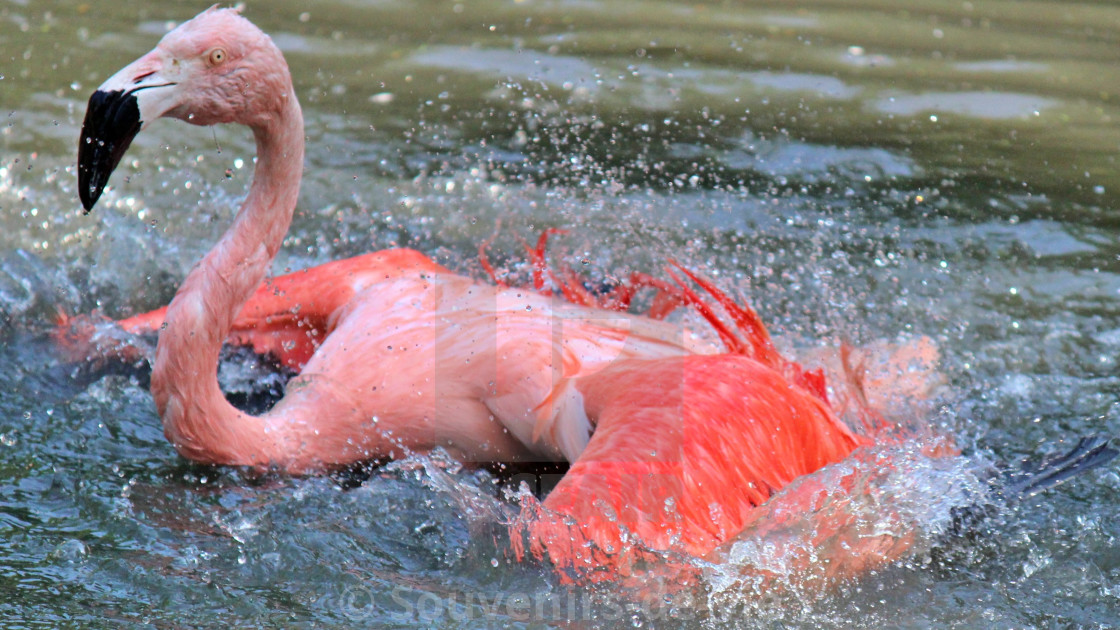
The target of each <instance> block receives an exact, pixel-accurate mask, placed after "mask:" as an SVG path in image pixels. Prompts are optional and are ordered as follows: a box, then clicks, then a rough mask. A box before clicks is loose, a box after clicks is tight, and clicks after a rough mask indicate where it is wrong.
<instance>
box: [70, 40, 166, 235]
mask: <svg viewBox="0 0 1120 630" xmlns="http://www.w3.org/2000/svg"><path fill="white" fill-rule="evenodd" d="M162 65H163V64H162V63H161V58H160V56H159V55H157V53H156V51H152V52H151V53H149V54H147V55H145V56H143V57H141V58H140V59H137V60H136V61H134V62H133V63H131V64H129V65H128V66H127V67H126V68H124V69H123V70H121V71H120V72H118V73H117V74H115V75H113V76H112V77H111V78H110V79H109V80H108V81H106V82H105V83H103V84H102V85H101V87H99V88H98V89H97V91H96V92H94V93H93V95H92V96H90V97H89V105H88V107H87V108H86V117H85V121H83V122H82V135H81V139H80V140H79V141H78V196H79V197H80V198H81V200H82V207H83V208H85V211H86V213H89V211H90V210H92V209H93V205H94V204H95V203H97V200H98V199H99V198H100V197H101V193H102V192H103V191H104V190H105V185H106V184H107V183H108V181H109V176H110V175H111V174H112V173H113V169H115V168H117V164H119V163H120V161H121V158H122V157H124V153H125V151H127V150H128V147H129V145H130V144H132V139H133V138H135V137H136V134H138V133H140V130H141V129H143V128H144V127H146V126H147V124H148V123H149V122H151V121H152V120H155V119H156V118H159V117H160V116H162V115H163V114H165V113H166V112H167V111H169V110H170V109H172V108H173V107H174V103H173V102H172V101H173V99H174V96H175V92H176V90H174V89H173V88H174V86H175V85H177V84H176V83H175V82H174V81H170V80H168V78H167V77H165V76H163V74H162V73H161V72H160V69H161V66H162Z"/></svg>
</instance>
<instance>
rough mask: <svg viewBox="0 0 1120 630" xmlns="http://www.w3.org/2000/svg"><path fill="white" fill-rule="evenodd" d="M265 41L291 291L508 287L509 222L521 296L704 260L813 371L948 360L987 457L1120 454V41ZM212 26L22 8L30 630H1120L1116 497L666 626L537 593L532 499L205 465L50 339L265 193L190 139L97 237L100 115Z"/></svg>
mask: <svg viewBox="0 0 1120 630" xmlns="http://www.w3.org/2000/svg"><path fill="white" fill-rule="evenodd" d="M245 5H246V6H245V9H244V13H245V15H246V16H247V17H249V18H250V19H251V20H253V21H254V22H255V23H257V24H258V25H259V26H261V27H262V28H263V29H264V30H265V31H267V32H269V33H271V34H272V36H273V38H274V39H275V41H276V42H277V43H278V44H279V45H280V47H281V48H282V49H283V51H284V53H285V55H286V56H287V58H288V60H289V63H290V65H291V68H292V71H293V73H294V75H295V83H296V89H297V92H298V94H299V97H300V99H301V102H302V103H303V107H304V113H305V117H306V122H307V136H308V156H307V176H306V180H305V184H304V187H303V192H302V196H301V200H300V209H299V211H298V215H297V218H296V222H295V225H294V227H293V231H292V232H291V235H290V236H289V238H288V241H287V242H286V244H285V248H284V249H283V251H282V253H281V256H280V258H279V259H278V261H277V263H276V267H275V269H276V270H277V271H278V272H280V271H283V270H284V269H288V268H290V269H296V268H302V267H305V266H307V265H310V264H314V263H318V262H323V261H326V260H330V259H334V258H338V257H342V256H347V255H353V254H357V253H361V252H365V251H369V250H371V249H374V248H379V247H387V246H390V245H395V244H401V245H409V246H412V247H416V248H419V249H421V250H422V251H424V252H426V253H429V254H431V255H432V256H434V257H435V258H436V259H437V260H439V261H441V262H443V263H445V264H447V265H449V266H451V267H453V268H455V269H457V270H460V271H462V272H464V273H469V274H476V275H479V277H481V269H480V268H479V266H478V264H477V262H476V261H475V254H476V251H477V245H478V243H479V242H480V241H481V240H483V239H485V238H487V237H489V236H491V235H492V234H493V233H494V232H495V226H496V223H497V222H498V219H499V218H500V219H501V223H502V229H501V232H500V233H499V236H498V238H497V240H496V242H495V250H496V254H495V255H496V257H497V259H499V260H504V259H505V256H509V255H516V254H517V251H518V248H519V241H518V238H519V237H524V238H533V237H534V236H535V235H536V234H537V233H539V231H540V230H541V229H543V228H545V227H550V226H558V227H564V228H568V229H569V230H570V233H569V234H568V235H567V236H565V237H564V238H563V239H561V240H560V241H559V242H558V247H559V250H558V252H559V253H558V255H559V256H560V257H561V259H563V260H567V261H569V262H570V264H573V265H577V264H578V262H577V261H582V260H584V259H586V260H588V267H590V268H591V269H593V270H598V271H593V273H599V274H604V273H608V272H611V271H618V270H629V269H641V270H646V271H656V270H657V269H658V267H659V264H660V261H662V260H664V259H665V258H666V257H669V256H672V257H675V258H677V259H680V260H683V261H685V262H687V263H688V264H690V265H692V266H694V267H696V268H698V269H702V270H704V271H705V272H706V273H708V274H709V275H712V276H714V277H716V278H717V280H718V282H719V284H720V285H721V286H722V287H724V288H725V289H728V290H734V291H738V292H739V293H740V294H742V295H744V296H746V297H748V298H749V299H750V300H751V301H752V303H753V304H754V305H755V306H756V307H757V308H758V309H759V310H760V312H761V313H762V314H763V316H764V318H765V319H766V320H767V321H768V322H771V323H772V326H773V328H774V329H775V331H776V332H778V333H780V334H782V335H783V336H784V337H785V338H787V339H791V340H796V341H799V342H806V343H807V342H808V340H812V339H821V338H825V339H843V340H850V341H853V342H866V341H870V340H874V339H879V338H893V337H896V336H898V335H904V334H923V335H929V336H931V337H933V338H935V339H936V340H937V341H938V342H939V343H940V345H941V347H942V349H943V352H944V354H945V357H944V364H943V369H944V370H945V372H946V374H947V376H948V378H949V381H950V383H951V389H952V395H951V396H949V397H947V399H946V401H945V404H944V405H943V408H942V409H941V411H940V412H939V413H938V415H937V419H936V421H937V422H938V423H940V424H943V425H945V426H947V427H949V428H950V429H951V430H952V431H953V432H954V433H955V434H956V435H958V436H959V437H960V442H961V443H962V445H964V446H965V447H966V449H967V450H968V451H969V452H970V453H976V454H978V456H979V457H981V458H989V459H1005V460H1012V459H1015V458H1018V457H1023V456H1027V455H1030V454H1035V453H1040V452H1051V451H1055V450H1059V449H1061V448H1062V447H1063V446H1068V440H1070V439H1071V437H1073V436H1079V435H1085V434H1090V433H1105V434H1112V435H1116V434H1120V407H1118V405H1117V395H1118V392H1120V367H1118V366H1117V358H1116V357H1117V350H1118V349H1120V317H1118V316H1120V308H1118V306H1120V275H1118V272H1120V262H1118V261H1120V238H1118V234H1117V226H1118V223H1120V213H1118V211H1117V207H1120V204H1118V199H1120V170H1118V166H1117V161H1116V156H1117V155H1118V154H1120V124H1118V121H1120V109H1118V105H1117V103H1118V99H1120V64H1118V63H1117V62H1118V61H1120V7H1117V6H1114V5H1112V4H1110V3H1106V2H1099V3H1071V2H1057V1H1051V2H980V1H975V2H943V1H935V0H929V1H924V2H920V1H913V2H906V3H898V2H880V1H866V2H859V1H846V2H838V1H833V2H828V1H808V2H801V3H797V5H796V6H794V5H792V4H791V3H785V2H770V3H766V2H753V3H723V4H720V3H712V4H702V3H687V2H674V3H669V2H621V1H620V2H594V1H581V2H534V1H532V0H525V1H512V2H492V1H488V0H485V1H482V2H473V1H472V2H466V1H464V2H461V3H455V2H404V1H400V2H394V1H391V0H390V1H376V2H375V1H361V0H348V1H347V0H327V1H323V2H317V3H306V2H289V1H287V0H284V1H274V2H263V1H256V2H246V3H245ZM206 6H208V4H207V3H186V2H171V1H169V0H155V1H149V2H114V3H93V2H66V1H54V0H26V1H12V0H0V75H2V77H0V315H2V319H3V322H4V329H3V331H2V336H0V342H2V344H3V345H2V347H0V357H2V358H3V359H4V362H5V364H6V366H7V369H5V370H3V371H2V372H0V625H3V626H5V627H13V628H14V627H52V628H53V627H67V626H74V625H78V626H102V627H109V626H112V627H116V626H118V625H127V626H146V625H152V626H156V627H168V626H187V627H196V626H199V627H213V626H226V627H251V626H256V627H275V626H294V627H342V628H349V627H356V626H357V627H361V626H368V627H383V626H397V627H428V626H433V625H434V626H441V627H449V628H457V627H462V626H464V625H467V626H471V627H495V626H497V627H549V626H551V625H565V622H564V620H565V619H566V618H567V619H570V620H571V623H570V624H569V625H570V626H574V627H614V626H619V625H631V624H639V623H640V624H642V625H644V626H645V627H658V628H661V627H673V626H682V627H726V626H744V627H762V628H770V627H806V628H811V627H825V628H831V627H848V626H856V625H859V626H866V627H904V628H925V627H938V628H941V627H959V628H980V627H989V628H1008V627H1057V628H1064V627H1115V626H1116V625H1118V624H1120V543H1118V542H1117V541H1118V539H1120V476H1118V475H1117V468H1116V466H1115V465H1112V466H1111V467H1108V468H1106V469H1105V470H1102V471H1096V472H1094V473H1091V474H1089V475H1086V476H1085V477H1083V478H1081V479H1079V480H1077V481H1075V482H1073V483H1070V484H1067V485H1065V486H1063V487H1061V488H1060V489H1058V490H1057V491H1055V492H1052V493H1050V494H1048V495H1046V496H1044V497H1041V498H1039V499H1037V500H1035V501H1033V502H1031V503H1030V504H1028V505H1026V506H1023V507H1022V508H1020V509H1018V510H1015V511H1014V513H1012V514H1009V515H1007V517H1006V518H1003V519H998V520H997V521H996V522H993V523H990V524H989V525H988V526H986V531H985V532H984V535H983V536H982V537H980V538H979V539H977V540H974V541H969V542H963V543H958V544H957V545H955V546H953V548H952V550H951V553H948V554H947V555H946V556H944V557H938V558H935V559H933V560H932V561H927V560H929V558H915V559H914V560H913V561H911V562H907V563H904V564H903V565H900V566H896V567H892V568H890V569H888V570H886V571H884V572H881V573H879V574H877V575H874V576H869V577H868V578H867V579H865V580H864V581H862V582H860V583H858V584H854V585H851V586H850V587H848V588H845V589H842V590H841V591H839V592H836V593H830V594H827V595H825V596H821V597H819V598H817V599H813V600H811V601H808V600H807V601H805V602H804V603H803V604H802V605H790V604H789V603H788V602H787V603H785V604H783V605H774V604H773V603H767V602H760V601H758V600H757V599H752V598H749V597H747V596H746V595H743V596H742V598H740V599H735V597H734V596H731V597H730V600H729V599H728V597H723V598H720V599H718V603H715V602H717V600H716V599H712V600H709V599H707V598H706V595H707V594H708V593H707V592H705V591H703V590H699V591H697V592H689V593H687V594H686V595H687V597H685V598H684V599H676V600H674V601H673V602H671V603H665V605H664V606H653V605H652V604H650V602H649V600H648V599H645V600H643V599H641V598H635V597H634V594H633V592H632V591H630V590H628V589H627V587H625V586H621V585H606V586H602V587H597V588H594V589H574V590H573V589H569V588H568V587H566V586H564V585H562V584H560V582H559V580H558V579H557V577H556V576H555V575H554V573H553V572H552V571H551V569H550V568H549V567H548V566H546V565H542V564H540V563H532V562H530V563H517V562H516V561H514V560H513V559H512V558H511V557H510V554H509V551H508V536H507V535H506V534H505V530H504V527H502V526H501V524H500V521H501V518H502V517H500V516H495V515H494V513H501V512H503V511H508V510H513V509H515V506H514V505H513V503H512V502H511V501H510V500H509V499H505V498H503V497H502V493H501V491H500V490H499V489H498V488H497V487H496V484H495V483H494V480H493V479H492V478H491V477H489V476H488V475H487V474H486V473H481V472H475V471H470V470H459V469H457V468H456V467H455V466H454V465H453V464H451V463H447V462H443V461H441V460H439V459H438V458H437V459H436V460H430V459H426V458H421V457H418V458H413V459H410V460H406V461H405V462H403V463H401V464H399V465H394V466H390V467H389V468H387V469H384V470H381V471H378V473H377V474H375V475H374V476H373V477H372V478H370V479H369V480H367V481H365V482H364V483H361V484H360V485H359V486H358V487H356V488H350V489H344V488H348V487H349V484H346V483H342V482H340V480H338V479H331V478H308V479H290V478H283V477H278V478H263V479H262V478H254V477H250V476H248V475H246V474H245V473H243V472H241V471H237V470H231V469H214V468H203V467H196V466H193V465H190V464H189V463H187V462H185V461H184V460H181V459H180V458H178V456H177V455H176V454H175V453H174V451H173V450H172V449H171V447H170V446H169V445H168V444H167V443H166V442H165V440H164V439H163V436H162V431H161V429H160V426H159V420H158V418H157V417H156V415H155V412H154V409H153V406H152V404H151V399H150V397H149V395H148V393H147V391H146V390H145V388H144V387H143V375H142V374H139V375H137V374H125V375H120V374H105V373H101V372H97V371H95V370H91V369H90V368H89V367H88V366H80V365H73V364H69V363H67V362H65V361H64V360H63V359H62V358H60V357H59V356H58V354H57V353H56V352H55V350H54V346H53V343H52V342H51V340H50V338H49V337H48V333H49V331H50V329H51V326H52V323H53V321H54V317H55V314H56V313H57V312H58V311H59V310H60V309H61V310H65V311H67V312H84V311H88V310H90V309H93V308H100V309H102V310H103V311H104V312H106V313H108V314H110V315H113V316H122V315H127V314H131V313H135V312H140V311H143V310H147V309H150V308H155V307H157V306H160V305H162V304H164V303H165V302H166V301H167V300H168V299H169V298H170V296H171V295H172V294H173V292H174V288H175V286H176V285H177V282H178V281H179V280H181V279H182V277H183V275H184V274H185V273H186V270H187V269H189V268H190V265H191V264H193V262H194V261H195V260H196V259H197V257H198V256H200V255H201V254H202V253H203V252H204V251H206V249H207V248H208V246H209V244H210V243H212V242H213V240H214V239H216V237H217V235H218V234H220V232H221V230H222V229H223V228H224V226H225V224H226V222H227V221H228V219H229V218H230V217H231V215H232V209H233V208H234V207H235V205H236V202H237V200H238V199H239V198H240V196H241V195H243V194H244V191H245V187H246V185H247V182H248V178H249V176H250V173H251V159H252V145H251V138H250V137H249V135H248V134H247V133H246V132H245V131H244V130H240V129H216V130H209V129H197V128H193V127H188V126H186V125H182V124H178V123H175V122H171V121H166V122H161V123H159V124H155V125H152V127H151V128H150V129H148V130H147V131H145V133H144V134H142V135H141V136H140V137H139V138H138V139H137V142H136V143H135V145H134V147H133V149H132V150H131V151H130V153H129V154H128V156H127V157H126V158H125V161H124V162H123V163H122V165H121V168H120V169H119V170H118V172H117V173H116V174H115V176H114V179H113V188H112V190H110V191H109V192H108V193H107V194H106V196H105V198H104V199H103V201H102V203H101V204H100V205H99V206H98V208H97V210H96V211H95V212H94V213H93V214H91V215H89V216H84V215H82V214H81V212H80V211H79V204H78V201H77V194H76V181H75V180H76V177H75V174H74V167H73V164H74V161H75V149H76V145H77V136H78V127H79V125H80V122H81V118H82V115H83V113H84V107H85V100H86V98H88V95H89V93H90V92H91V91H92V90H93V89H94V88H96V86H97V85H99V84H100V83H101V81H102V80H104V79H105V78H106V77H108V76H109V75H111V74H112V73H113V72H115V71H116V70H117V69H118V68H120V67H121V66H123V65H124V64H126V63H127V62H129V61H131V60H132V59H134V58H136V57H137V56H139V55H141V54H143V53H144V52H146V51H147V50H148V49H150V48H151V47H152V46H153V45H154V44H155V42H156V41H157V40H158V38H159V37H160V36H161V35H162V33H164V32H166V30H167V29H168V28H169V27H170V26H171V25H173V24H174V23H175V22H176V21H178V20H183V19H186V18H189V17H190V16H192V15H193V14H195V13H197V12H198V11H200V10H202V9H204V8H205V7H206ZM1063 440H1065V441H1066V442H1065V443H1063ZM464 497H467V498H464ZM470 497H474V498H473V499H470ZM465 502H466V503H465ZM472 506H473V507H472Z"/></svg>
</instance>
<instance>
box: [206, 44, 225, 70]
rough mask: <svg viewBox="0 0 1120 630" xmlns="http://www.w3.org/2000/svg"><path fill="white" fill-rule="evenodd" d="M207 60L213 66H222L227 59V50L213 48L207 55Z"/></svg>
mask: <svg viewBox="0 0 1120 630" xmlns="http://www.w3.org/2000/svg"><path fill="white" fill-rule="evenodd" d="M207 61H209V62H210V65H211V66H220V65H222V64H223V63H225V61H226V51H225V49H224V48H215V49H214V50H211V51H210V53H209V55H208V56H207Z"/></svg>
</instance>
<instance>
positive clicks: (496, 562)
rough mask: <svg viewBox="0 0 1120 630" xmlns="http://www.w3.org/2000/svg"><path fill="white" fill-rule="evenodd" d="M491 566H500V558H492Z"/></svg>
mask: <svg viewBox="0 0 1120 630" xmlns="http://www.w3.org/2000/svg"><path fill="white" fill-rule="evenodd" d="M490 566H492V567H497V566H498V559H497V558H490Z"/></svg>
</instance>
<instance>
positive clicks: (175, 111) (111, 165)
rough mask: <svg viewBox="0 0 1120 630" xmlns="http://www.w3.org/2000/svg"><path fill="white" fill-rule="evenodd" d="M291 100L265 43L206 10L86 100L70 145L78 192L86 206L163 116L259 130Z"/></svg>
mask: <svg viewBox="0 0 1120 630" xmlns="http://www.w3.org/2000/svg"><path fill="white" fill-rule="evenodd" d="M289 99H291V100H292V101H293V102H294V100H295V95H294V92H293V89H292V83H291V75H290V74H289V72H288V65H287V63H286V62H285V61H284V57H283V55H282V54H281V53H280V50H279V49H278V48H277V47H276V45H275V44H273V43H272V40H271V39H270V38H269V37H268V35H265V34H264V33H263V32H262V31H261V30H260V29H258V28H257V27H256V26H254V25H253V24H252V23H251V22H249V20H246V19H245V18H243V17H241V15H240V14H239V13H238V12H237V11H236V10H234V9H218V8H216V7H211V8H210V9H208V10H206V11H204V12H203V13H201V14H199V15H198V16H196V17H195V18H194V19H192V20H190V21H188V22H184V23H183V24H181V25H180V26H179V27H178V28H176V29H175V30H173V31H171V32H170V33H168V34H167V35H165V36H164V38H163V39H162V40H160V42H159V44H158V45H157V46H156V47H155V48H154V49H153V50H152V51H151V52H149V53H148V54H146V55H144V56H143V57H140V58H139V59H137V60H136V61H134V62H132V63H131V64H129V65H128V66H125V67H124V68H123V69H121V70H120V71H119V72H117V73H116V74H114V75H113V76H112V77H110V78H109V79H108V80H107V81H105V83H103V84H102V85H101V87H99V88H97V91H96V92H94V93H93V95H92V96H90V99H89V105H88V107H87V109H86V117H85V121H84V122H83V123H82V134H81V138H80V140H79V142H78V195H79V197H81V200H82V206H83V207H85V210H86V212H89V210H90V209H92V208H93V205H94V204H95V203H97V200H98V198H100V197H101V192H102V191H103V190H104V188H105V184H106V183H107V182H108V180H109V175H110V174H112V172H113V169H115V168H116V167H117V164H119V163H120V160H121V157H123V156H124V153H125V151H126V150H127V149H128V146H129V144H131V143H132V140H133V138H135V137H136V134H138V133H140V131H141V130H142V129H144V128H145V127H147V126H148V124H150V123H151V122H152V121H153V120H155V119H157V118H160V117H162V116H169V117H172V118H178V119H180V120H185V121H187V122H189V123H192V124H196V125H215V124H220V123H240V124H244V125H248V126H250V127H253V128H254V129H257V128H262V127H265V126H267V125H268V124H269V121H270V120H273V119H275V117H276V115H277V114H278V113H279V112H280V111H281V109H282V108H283V107H284V106H285V104H286V102H288V100H289Z"/></svg>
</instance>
